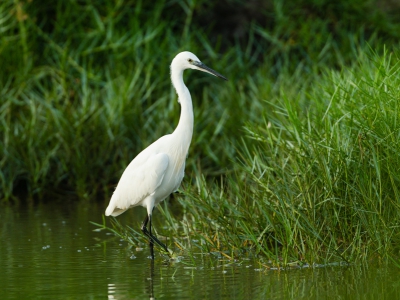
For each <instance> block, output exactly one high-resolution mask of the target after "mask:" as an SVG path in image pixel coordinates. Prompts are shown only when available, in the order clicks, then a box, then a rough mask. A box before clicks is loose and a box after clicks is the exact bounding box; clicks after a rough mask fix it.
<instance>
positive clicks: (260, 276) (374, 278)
mask: <svg viewBox="0 0 400 300" xmlns="http://www.w3.org/2000/svg"><path fill="white" fill-rule="evenodd" d="M104 208H105V204H101V205H100V204H90V205H89V204H86V205H85V204H84V205H82V204H79V203H73V204H68V203H55V204H46V205H28V206H25V205H18V206H3V207H1V210H0V240H1V243H0V299H106V298H108V299H151V298H155V299H400V276H399V274H400V272H399V269H397V268H396V267H394V266H388V265H385V266H372V265H368V266H366V265H364V266H360V265H353V266H350V267H349V266H347V267H343V266H342V267H340V266H336V267H320V268H313V269H297V270H286V271H276V270H265V269H262V268H260V266H259V265H257V263H255V262H254V261H252V260H250V259H246V258H243V259H241V260H239V261H237V262H230V261H228V260H225V259H223V258H218V257H216V256H215V255H212V254H211V255H200V254H198V255H196V261H195V262H191V261H190V260H189V258H184V260H183V261H182V262H176V263H172V264H171V263H166V262H165V260H164V259H162V258H161V257H157V258H156V260H155V262H154V264H153V265H152V261H151V260H149V259H148V258H147V256H148V249H147V248H146V247H145V248H144V249H143V250H142V251H137V249H136V248H132V247H129V245H127V243H126V242H124V241H120V240H119V239H118V238H115V237H114V236H113V235H110V234H109V233H107V232H104V231H101V232H96V231H93V230H94V229H96V227H94V226H93V225H92V224H90V223H89V221H94V222H98V223H101V222H102V221H101V215H102V213H103V211H104ZM137 209H138V210H140V208H137ZM138 210H136V209H135V210H134V211H131V212H129V213H127V214H126V216H121V222H123V223H125V224H127V223H132V224H137V225H139V221H138V220H136V219H134V215H135V214H134V212H136V213H137V212H138ZM143 213H144V210H143ZM140 214H141V216H143V214H142V212H140Z"/></svg>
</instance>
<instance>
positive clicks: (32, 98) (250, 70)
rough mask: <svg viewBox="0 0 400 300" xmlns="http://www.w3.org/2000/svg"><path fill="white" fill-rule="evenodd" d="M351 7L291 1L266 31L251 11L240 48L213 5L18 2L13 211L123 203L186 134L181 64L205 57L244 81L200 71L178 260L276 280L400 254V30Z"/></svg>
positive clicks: (4, 31) (4, 35)
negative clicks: (306, 266)
mask: <svg viewBox="0 0 400 300" xmlns="http://www.w3.org/2000/svg"><path fill="white" fill-rule="evenodd" d="M228 2H229V1H228ZM350 2H351V1H350ZM350 2H349V1H343V2H340V1H338V2H337V4H335V5H329V3H325V2H324V1H319V2H318V1H317V2H316V1H311V0H310V1H306V0H304V1H300V2H299V4H297V6H296V5H295V4H294V2H293V3H291V4H290V5H289V6H282V5H280V4H279V3H280V2H279V1H275V2H274V3H273V5H271V6H268V5H267V6H266V7H264V8H263V9H264V13H265V15H267V16H270V18H267V19H266V20H264V21H262V20H261V19H262V18H261V19H260V18H259V17H260V15H259V14H255V15H253V13H254V12H251V9H249V8H248V7H246V6H243V7H242V8H243V11H242V13H241V14H240V15H242V16H246V17H244V18H243V21H242V23H240V24H239V25H240V26H238V28H236V29H237V31H235V32H243V31H240V30H239V29H241V30H245V31H244V32H246V34H245V35H238V36H235V34H233V33H232V32H233V30H228V29H229V28H231V27H230V26H231V25H230V24H229V20H228V19H226V23H224V24H223V23H221V21H220V20H218V21H216V23H212V22H210V23H209V24H208V25H207V26H204V24H203V23H202V20H207V18H208V17H207V15H212V14H213V13H216V12H218V11H219V10H218V9H220V8H219V7H218V5H216V4H212V3H211V2H210V3H208V2H207V1H198V2H190V1H189V2H187V1H186V2H185V1H173V2H165V1H156V2H155V3H152V4H151V5H149V4H147V2H141V1H111V0H104V1H102V2H101V3H98V4H93V3H92V2H91V1H79V2H77V1H72V0H71V1H62V2H57V4H56V5H48V4H46V1H44V2H41V3H36V2H32V3H31V2H29V1H28V2H27V3H25V2H20V1H11V0H7V1H3V2H1V3H0V33H1V34H0V94H1V99H2V101H1V102H0V122H1V123H0V124H1V125H0V130H1V143H0V151H1V153H2V158H1V159H0V197H1V199H2V200H3V202H9V201H13V200H17V199H18V198H24V199H25V198H28V199H39V200H42V199H44V200H46V199H54V198H55V197H63V198H64V199H65V198H68V199H70V196H74V197H75V198H79V199H81V200H82V201H89V200H91V201H96V200H97V201H99V200H100V201H102V200H104V201H105V202H106V201H107V200H108V199H109V197H110V194H111V193H112V191H113V189H114V187H115V184H116V183H117V181H118V178H119V176H120V175H121V173H122V171H123V170H124V168H125V167H126V165H127V164H128V163H129V161H130V160H131V159H133V158H134V157H135V155H136V154H137V153H138V152H139V151H140V150H141V149H143V148H144V147H146V146H147V145H149V144H150V143H151V142H152V141H154V140H155V139H156V138H158V137H160V136H162V135H164V134H167V133H170V132H172V131H173V129H174V127H175V126H176V124H177V122H178V117H179V105H178V103H177V101H176V96H175V93H174V90H173V88H172V87H171V84H170V81H169V64H170V62H171V60H172V58H173V57H174V56H175V55H176V54H177V53H178V52H179V51H182V50H190V51H192V52H194V53H195V54H197V55H198V56H199V58H200V59H202V61H203V62H204V63H206V64H207V65H209V66H210V67H212V68H213V69H215V70H217V71H218V72H220V73H222V74H224V75H225V76H227V77H228V78H229V81H228V82H223V81H220V80H218V79H217V78H214V77H211V76H208V75H206V74H199V73H198V72H191V71H187V72H186V73H185V81H186V82H187V85H188V87H189V89H190V91H191V93H192V98H193V100H194V110H195V129H194V137H193V142H192V145H191V148H190V153H189V157H188V160H187V169H186V170H187V171H186V177H185V180H184V183H183V186H182V192H183V195H178V196H177V197H174V199H177V200H173V201H171V202H172V203H171V204H168V203H164V204H162V205H161V206H160V209H161V211H162V213H163V217H164V218H165V219H166V220H167V225H165V227H161V226H158V228H159V233H160V234H163V235H166V236H168V237H169V241H173V243H171V247H173V248H175V249H176V251H178V250H179V249H180V250H181V251H183V252H187V253H189V254H190V253H192V252H193V251H194V250H193V249H200V250H201V251H204V252H215V251H217V252H221V253H224V254H223V255H226V256H229V257H232V258H233V257H237V256H240V255H260V256H259V257H260V260H261V262H264V263H265V264H266V265H283V264H287V263H292V262H296V263H298V264H302V263H314V262H318V263H320V262H325V263H326V262H332V261H334V262H337V261H347V262H352V261H357V260H362V259H370V258H382V257H395V256H396V255H397V254H398V250H399V249H398V247H397V245H398V244H399V243H398V239H399V236H398V234H397V231H398V230H397V229H398V225H399V219H398V211H399V207H398V206H399V200H398V199H399V196H398V189H397V186H399V184H398V183H399V182H398V181H399V176H398V175H397V174H398V173H399V169H400V163H399V144H398V142H397V141H398V137H399V132H398V128H399V125H398V120H397V119H398V116H399V112H398V109H397V102H398V101H397V100H398V99H399V93H398V91H397V87H398V86H399V82H398V81H399V79H398V76H396V74H398V71H399V60H398V51H397V50H396V49H397V45H398V43H397V39H398V32H400V31H399V27H400V24H399V23H398V21H396V19H395V18H392V16H391V15H390V14H389V13H387V12H386V13H385V11H384V10H380V9H376V6H375V2H373V1H367V2H363V3H364V4H363V5H358V4H357V3H359V2H357V1H354V3H353V2H351V3H350ZM235 3H236V2H235ZM235 3H234V4H232V3H231V2H229V5H227V6H226V9H227V11H229V12H232V11H233V13H234V12H235V10H234V9H233V8H234V6H235V5H236V6H237V7H241V6H240V5H242V4H243V3H241V2H237V3H236V4H235ZM349 3H350V4H349ZM387 5H389V4H387ZM342 14H344V15H348V16H351V18H348V19H347V23H346V21H344V19H343V20H342V19H341V18H340V16H341V15H342ZM261 16H263V15H262V14H261ZM246 18H247V19H246ZM246 20H247V21H246ZM249 20H253V21H249ZM246 22H247V23H246ZM384 44H386V49H385V48H384V47H383V45H384ZM392 49H394V50H392ZM177 202H178V203H177ZM105 205H106V204H105ZM171 208H173V210H174V212H172V211H171ZM160 218H161V216H160ZM116 226H117V227H116V229H115V230H116V232H119V233H120V234H121V235H122V236H123V237H125V238H127V239H128V240H130V241H131V242H132V243H137V242H138V241H139V240H140V238H139V237H138V234H137V233H136V232H135V231H132V230H128V231H127V232H123V231H124V230H123V227H121V226H120V225H116ZM188 237H190V238H188ZM193 240H194V241H196V242H194V241H193Z"/></svg>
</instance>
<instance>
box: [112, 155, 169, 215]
mask: <svg viewBox="0 0 400 300" xmlns="http://www.w3.org/2000/svg"><path fill="white" fill-rule="evenodd" d="M139 158H140V157H137V158H135V159H134V160H133V161H132V162H131V163H130V164H129V166H128V167H127V168H126V169H125V171H124V173H123V174H122V176H121V179H120V181H119V183H118V185H117V188H116V189H115V191H114V194H113V195H112V197H111V201H110V204H109V205H108V207H107V210H106V216H109V215H112V216H118V215H120V214H122V213H123V212H124V211H126V210H127V209H128V208H130V207H132V206H136V205H140V202H141V201H143V200H144V199H145V198H146V197H147V196H149V195H151V194H153V193H154V192H155V191H156V189H157V188H158V187H159V186H160V185H161V183H162V181H163V179H164V175H165V172H166V170H167V167H168V164H169V157H168V155H167V154H165V153H158V154H154V155H150V156H147V157H145V159H141V161H140V160H139V161H137V160H136V159H139Z"/></svg>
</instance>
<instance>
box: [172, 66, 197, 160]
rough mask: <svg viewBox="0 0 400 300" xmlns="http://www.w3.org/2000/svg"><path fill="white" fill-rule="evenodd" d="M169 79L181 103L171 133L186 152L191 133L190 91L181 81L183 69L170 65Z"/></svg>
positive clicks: (192, 119)
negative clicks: (179, 111) (177, 118)
mask: <svg viewBox="0 0 400 300" xmlns="http://www.w3.org/2000/svg"><path fill="white" fill-rule="evenodd" d="M171 81H172V84H173V85H174V87H175V90H176V93H177V94H178V101H179V103H180V104H181V116H180V118H179V123H178V126H177V127H176V129H175V131H174V133H173V135H175V136H178V137H179V139H180V141H181V143H182V144H181V145H185V146H184V147H185V148H186V149H185V148H183V149H182V150H183V151H184V152H185V154H186V153H187V151H188V149H189V146H190V142H191V140H192V135H193V122H194V116H193V105H192V97H191V96H190V92H189V90H188V88H187V87H186V85H185V83H184V82H183V70H181V69H178V70H177V69H175V68H173V67H172V66H171Z"/></svg>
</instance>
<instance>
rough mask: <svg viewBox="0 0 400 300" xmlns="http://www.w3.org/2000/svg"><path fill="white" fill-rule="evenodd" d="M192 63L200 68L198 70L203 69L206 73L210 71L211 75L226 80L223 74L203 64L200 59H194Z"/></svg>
mask: <svg viewBox="0 0 400 300" xmlns="http://www.w3.org/2000/svg"><path fill="white" fill-rule="evenodd" d="M193 64H194V65H195V66H196V67H198V68H199V69H200V71H204V72H207V73H210V74H211V75H214V76H217V77H219V78H222V79H224V80H228V78H226V77H225V76H223V75H221V74H219V73H218V72H216V71H214V70H213V69H211V68H209V67H207V66H206V65H205V64H203V63H202V62H201V61H195V62H193Z"/></svg>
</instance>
